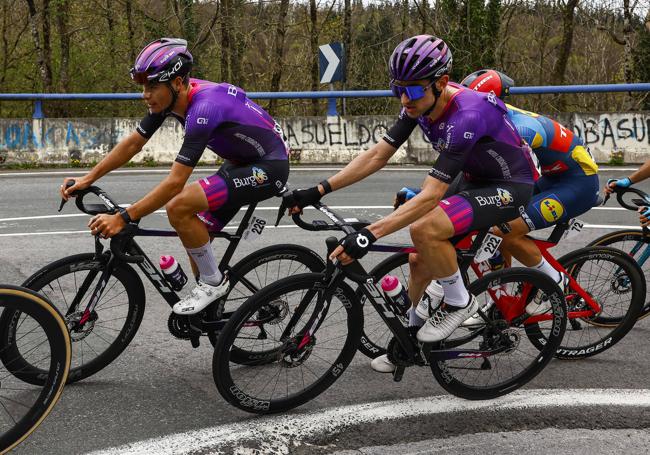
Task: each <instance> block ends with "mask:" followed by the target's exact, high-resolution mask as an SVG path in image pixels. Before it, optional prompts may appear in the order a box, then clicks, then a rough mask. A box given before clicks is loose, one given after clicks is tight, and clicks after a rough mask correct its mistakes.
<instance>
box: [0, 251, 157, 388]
mask: <svg viewBox="0 0 650 455" xmlns="http://www.w3.org/2000/svg"><path fill="white" fill-rule="evenodd" d="M106 263H107V260H106V258H105V257H100V258H95V255H94V254H92V253H85V254H77V255H74V256H69V257H66V258H63V259H60V260H58V261H55V262H53V263H51V264H48V265H46V266H45V267H43V268H42V269H41V270H39V271H38V272H36V273H35V274H34V275H32V276H31V277H29V278H28V279H27V280H26V281H25V282H24V283H23V286H24V287H26V288H29V289H31V290H33V291H36V292H39V293H41V294H43V295H44V296H45V297H47V298H48V299H49V300H50V301H51V302H53V303H54V305H55V307H56V308H57V309H58V310H59V311H60V312H61V313H62V314H64V315H66V314H67V312H68V308H69V305H70V303H71V302H72V299H73V297H74V293H71V294H72V295H68V296H66V294H65V293H64V289H65V288H66V286H67V283H73V285H74V287H75V288H76V284H77V283H78V282H80V281H81V279H79V280H77V274H78V273H82V272H87V273H90V271H93V272H98V273H97V276H95V278H94V280H93V283H92V284H91V286H90V287H89V289H88V291H87V292H86V294H85V298H86V299H87V298H88V295H89V294H91V293H92V291H93V290H94V287H95V283H96V281H97V280H98V279H99V276H101V271H102V270H103V269H104V268H105V267H106ZM64 278H65V281H63V283H62V279H64ZM111 279H114V280H115V281H114V282H112V281H111ZM111 283H113V284H111ZM117 283H120V285H121V287H122V288H123V290H124V291H123V292H125V293H126V303H124V304H121V305H116V306H112V307H108V308H106V307H104V308H103V309H102V305H104V304H105V302H106V301H107V300H103V299H104V296H107V295H108V294H107V293H109V292H113V290H114V289H115V286H116V285H117ZM53 284H54V285H53ZM111 286H112V288H111ZM104 296H102V299H100V301H99V302H98V304H97V306H96V312H97V318H98V319H97V320H96V321H95V322H94V324H93V325H92V327H91V329H90V332H89V333H88V334H86V335H85V336H84V334H80V335H79V336H77V335H78V334H75V333H72V334H71V339H72V364H71V367H70V373H69V375H68V384H70V383H73V382H76V381H79V380H81V379H84V378H87V377H89V376H92V375H93V374H95V373H97V372H98V371H100V370H102V369H103V368H105V367H106V366H108V365H109V364H110V363H111V362H113V361H114V360H115V359H116V358H117V357H118V356H119V355H120V354H121V353H122V352H123V351H124V349H126V347H127V346H128V345H129V343H130V342H131V340H132V339H133V337H134V336H135V334H136V333H137V331H138V328H139V327H140V323H141V322H142V317H143V315H144V307H145V293H144V286H143V285H142V281H141V280H140V277H139V276H138V274H137V272H136V271H135V270H134V269H133V268H132V267H131V266H129V265H128V264H125V263H119V264H116V265H114V270H113V273H112V275H111V277H110V278H109V282H108V284H107V287H106V289H105V292H104ZM113 298H116V297H113ZM82 303H83V304H84V305H82V306H85V303H86V300H84V302H82ZM124 305H126V306H127V308H126V315H125V318H124V322H123V324H121V327H119V328H114V327H102V326H101V324H102V323H103V320H102V319H101V317H100V315H101V314H102V312H107V311H109V310H113V313H114V312H115V311H121V310H115V308H118V307H120V306H124ZM17 313H19V311H18V310H16V311H14V312H7V311H5V312H3V314H2V316H0V328H6V327H8V326H9V325H10V324H11V321H12V320H13V319H14V318H16V317H18V316H19V315H18V314H17ZM105 314H107V313H105ZM110 317H111V316H109V319H110ZM64 318H65V319H66V321H67V322H69V321H68V319H69V318H67V317H65V316H64ZM104 319H106V318H104ZM107 321H108V322H113V321H110V320H107ZM118 324H119V321H118ZM102 330H104V332H103V333H110V334H111V337H113V336H114V340H113V341H112V342H110V343H109V342H108V341H106V336H104V338H102V335H100V333H102ZM108 330H111V331H110V332H108ZM69 331H70V326H69ZM2 333H4V334H5V338H0V343H6V342H7V340H6V337H8V336H9V337H10V336H12V335H11V332H10V331H6V330H5V331H4V332H2ZM93 333H95V337H96V338H97V343H99V345H101V346H106V345H107V344H108V346H107V347H106V348H104V349H102V350H101V352H97V351H96V350H95V349H94V348H93V346H92V345H91V344H90V342H89V341H88V339H87V337H90V336H91V335H92V334H93ZM114 334H117V335H114ZM76 336H77V338H75V337H76ZM93 342H95V341H94V340H93ZM84 343H85V345H86V351H85V352H84ZM95 346H97V344H96V345H95ZM89 349H90V351H92V352H91V354H88V350H89ZM13 351H14V352H13V355H15V356H16V359H17V360H16V362H15V364H16V366H17V371H16V373H15V374H16V376H18V377H20V378H21V379H23V380H24V381H25V382H29V383H31V384H35V385H39V382H38V381H39V379H38V378H39V377H40V376H39V374H41V375H42V374H43V372H42V371H40V370H39V369H38V368H37V367H34V366H33V365H30V363H29V362H28V361H27V360H24V359H23V361H20V359H21V358H22V356H21V353H20V352H19V347H18V346H16V345H14V346H13ZM84 354H85V355H84ZM92 354H97V355H95V356H92ZM89 357H91V358H90V359H89Z"/></svg>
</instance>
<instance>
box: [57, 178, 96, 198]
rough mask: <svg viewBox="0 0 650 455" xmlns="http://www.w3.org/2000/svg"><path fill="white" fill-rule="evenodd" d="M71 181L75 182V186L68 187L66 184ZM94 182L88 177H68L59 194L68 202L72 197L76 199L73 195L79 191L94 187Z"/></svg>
mask: <svg viewBox="0 0 650 455" xmlns="http://www.w3.org/2000/svg"><path fill="white" fill-rule="evenodd" d="M69 181H73V182H74V185H72V186H70V187H67V186H66V184H67V183H68V182H69ZM92 183H93V182H92V181H91V180H90V179H88V178H86V177H81V178H74V177H66V178H64V179H63V185H61V186H60V187H59V193H60V194H61V199H63V200H65V201H67V200H68V199H70V198H71V197H74V196H73V195H72V193H74V192H75V191H78V190H84V189H86V188H88V187H89V186H90V185H92Z"/></svg>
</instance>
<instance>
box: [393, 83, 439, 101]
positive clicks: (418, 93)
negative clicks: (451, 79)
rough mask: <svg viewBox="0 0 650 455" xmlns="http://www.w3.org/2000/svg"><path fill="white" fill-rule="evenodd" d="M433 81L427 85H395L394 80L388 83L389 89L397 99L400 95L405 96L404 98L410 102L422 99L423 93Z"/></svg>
mask: <svg viewBox="0 0 650 455" xmlns="http://www.w3.org/2000/svg"><path fill="white" fill-rule="evenodd" d="M433 84H435V81H432V82H430V83H429V85H425V86H422V85H395V80H392V81H390V89H391V90H392V91H393V95H395V96H396V97H397V98H401V97H402V95H404V94H406V97H407V98H408V99H409V100H411V101H415V100H419V99H420V98H422V97H424V92H426V90H427V89H428V88H430V87H431V86H432V85H433Z"/></svg>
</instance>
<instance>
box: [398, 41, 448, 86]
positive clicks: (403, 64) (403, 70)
mask: <svg viewBox="0 0 650 455" xmlns="http://www.w3.org/2000/svg"><path fill="white" fill-rule="evenodd" d="M451 62H452V56H451V50H450V49H449V47H448V46H447V44H445V42H444V41H443V40H441V39H440V38H436V37H435V36H432V35H416V36H412V37H411V38H408V39H405V40H404V41H402V42H401V43H399V44H398V45H397V47H396V48H395V50H394V51H393V54H392V55H391V56H390V60H389V62H388V70H389V72H390V77H391V78H392V79H393V80H398V81H416V80H420V79H430V80H434V79H437V78H439V77H440V76H442V75H444V74H448V73H449V72H450V71H451Z"/></svg>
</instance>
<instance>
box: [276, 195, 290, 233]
mask: <svg viewBox="0 0 650 455" xmlns="http://www.w3.org/2000/svg"><path fill="white" fill-rule="evenodd" d="M286 209H287V207H286V205H285V203H284V197H283V198H282V201H281V202H280V207H279V208H278V217H277V218H276V220H275V226H276V227H277V225H278V224H280V220H281V219H282V217H283V216H284V211H285V210H286Z"/></svg>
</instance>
